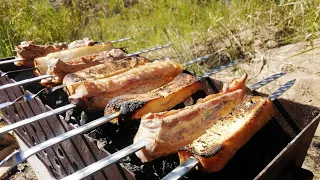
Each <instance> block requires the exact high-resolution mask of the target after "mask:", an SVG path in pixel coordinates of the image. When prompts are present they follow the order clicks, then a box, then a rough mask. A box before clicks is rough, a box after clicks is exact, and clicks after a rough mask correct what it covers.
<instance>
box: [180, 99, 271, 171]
mask: <svg viewBox="0 0 320 180" xmlns="http://www.w3.org/2000/svg"><path fill="white" fill-rule="evenodd" d="M273 115H274V110H273V107H272V102H271V100H270V99H269V98H264V97H259V96H246V97H245V98H244V100H243V101H242V102H241V104H240V105H239V106H238V107H237V108H236V109H235V110H234V111H232V113H230V115H229V116H228V117H223V118H220V119H219V120H217V121H215V123H213V124H212V126H211V127H210V128H209V129H207V130H206V132H205V133H204V134H203V135H201V136H200V137H198V138H197V139H195V140H194V141H193V142H192V143H191V144H188V145H186V146H184V147H182V148H180V149H179V151H178V152H179V153H178V154H179V158H180V162H181V163H182V162H184V161H186V160H187V159H188V158H189V157H191V156H194V157H196V158H197V159H199V160H200V163H199V165H198V166H197V169H200V170H201V171H205V172H216V171H220V170H221V169H222V168H224V166H225V165H226V164H227V162H228V161H229V160H230V159H231V158H232V157H233V156H234V154H235V153H236V152H237V151H238V150H239V149H240V148H241V147H242V146H243V145H244V144H246V143H247V142H248V141H249V139H250V138H251V137H252V136H253V135H254V134H255V133H256V132H257V131H259V129H261V128H262V127H263V126H264V125H265V124H266V123H267V122H268V121H269V120H270V119H271V118H272V116H273Z"/></svg>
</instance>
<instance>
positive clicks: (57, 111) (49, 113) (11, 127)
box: [0, 104, 77, 134]
mask: <svg viewBox="0 0 320 180" xmlns="http://www.w3.org/2000/svg"><path fill="white" fill-rule="evenodd" d="M75 107H77V106H76V105H74V104H68V105H65V106H62V107H59V108H57V109H54V110H51V111H47V112H44V113H42V114H38V115H36V116H33V117H31V118H27V119H24V120H22V121H19V122H16V123H14V124H10V125H8V126H4V127H2V128H0V134H2V133H6V132H9V131H11V130H14V129H17V128H19V127H22V126H25V125H27V124H30V123H33V122H36V121H39V120H41V119H44V118H46V117H49V116H53V115H56V114H60V113H63V112H65V111H67V110H69V109H72V108H75Z"/></svg>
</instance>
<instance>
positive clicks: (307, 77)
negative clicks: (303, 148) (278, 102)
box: [214, 39, 320, 179]
mask: <svg viewBox="0 0 320 180" xmlns="http://www.w3.org/2000/svg"><path fill="white" fill-rule="evenodd" d="M319 45H320V39H317V40H315V41H314V47H317V46H319ZM312 48H313V47H311V46H310V43H309V42H301V43H297V44H290V45H286V46H282V47H279V48H273V49H268V48H263V47H261V46H259V47H258V46H257V48H256V49H255V52H256V53H255V54H254V58H252V59H251V60H250V61H249V62H246V63H241V64H240V65H239V66H237V67H234V68H229V69H228V70H226V71H223V72H221V73H219V74H217V75H215V76H214V77H215V78H217V79H220V80H222V81H229V80H231V79H233V78H234V77H239V76H240V75H242V74H243V73H245V72H246V73H247V74H248V78H249V79H248V84H249V85H250V84H254V83H255V82H258V81H259V80H262V79H264V78H266V77H268V76H271V75H272V74H275V73H278V72H285V73H286V74H285V75H284V76H283V77H281V78H279V79H278V80H275V81H274V82H272V83H270V84H268V85H266V86H264V87H262V88H260V89H259V90H258V91H261V92H264V93H268V94H269V93H272V92H274V91H275V90H277V89H278V88H279V86H280V85H282V84H284V83H286V82H287V81H290V80H292V79H296V82H295V84H294V86H293V87H292V88H290V89H289V90H288V91H287V92H286V93H285V94H283V95H282V97H283V98H287V99H290V100H293V101H296V102H299V103H302V104H307V105H312V106H317V107H320V91H319V89H320V48H315V49H313V50H310V49H312ZM309 50H310V51H309ZM302 52H304V53H302ZM300 53H301V54H300ZM317 136H319V137H317ZM303 167H304V168H306V169H308V170H310V171H312V172H313V174H314V175H315V179H320V173H319V172H320V126H318V129H317V131H316V133H315V137H314V138H313V142H312V143H311V145H310V148H309V151H308V154H307V156H306V159H305V162H304V164H303Z"/></svg>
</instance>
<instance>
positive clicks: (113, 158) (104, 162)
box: [62, 141, 146, 180]
mask: <svg viewBox="0 0 320 180" xmlns="http://www.w3.org/2000/svg"><path fill="white" fill-rule="evenodd" d="M145 146H146V143H145V142H144V141H140V142H138V143H135V144H132V145H130V146H128V147H126V148H124V149H122V150H120V151H117V152H116V153H114V154H112V155H110V156H107V157H105V158H104V159H101V160H100V161H98V162H95V163H93V164H91V165H89V166H87V167H85V168H83V169H81V170H79V171H77V172H75V173H73V174H71V175H70V176H67V177H65V178H63V179H62V180H74V179H82V178H84V177H86V176H89V175H90V174H92V173H94V172H97V171H98V170H99V169H97V167H106V166H109V165H111V164H113V163H117V162H118V161H119V160H120V159H122V158H123V157H126V156H129V155H131V154H132V153H134V152H136V151H138V150H140V149H142V148H143V147H145Z"/></svg>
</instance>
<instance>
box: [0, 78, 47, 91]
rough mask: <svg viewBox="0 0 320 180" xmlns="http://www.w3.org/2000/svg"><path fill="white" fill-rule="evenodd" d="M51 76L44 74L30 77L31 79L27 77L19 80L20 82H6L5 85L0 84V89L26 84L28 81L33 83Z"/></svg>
mask: <svg viewBox="0 0 320 180" xmlns="http://www.w3.org/2000/svg"><path fill="white" fill-rule="evenodd" d="M49 77H52V75H42V76H38V77H34V78H30V79H25V80H22V81H18V82H14V83H9V84H5V85H2V86H0V90H3V89H8V88H12V87H15V86H21V85H24V84H28V83H31V82H34V81H39V80H41V79H45V78H49Z"/></svg>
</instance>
